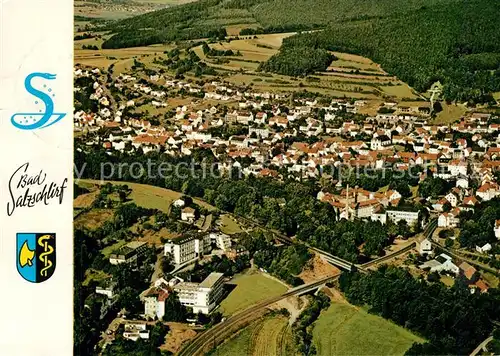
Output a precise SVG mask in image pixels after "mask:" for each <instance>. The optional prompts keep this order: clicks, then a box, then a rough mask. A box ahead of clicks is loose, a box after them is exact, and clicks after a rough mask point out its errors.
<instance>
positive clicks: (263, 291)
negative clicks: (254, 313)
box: [221, 273, 287, 315]
mask: <svg viewBox="0 0 500 356" xmlns="http://www.w3.org/2000/svg"><path fill="white" fill-rule="evenodd" d="M230 283H232V284H236V288H234V289H233V290H232V292H231V293H230V294H229V295H228V297H227V298H226V299H224V300H223V301H222V303H221V311H222V312H223V313H224V315H231V314H234V313H235V312H237V311H239V310H243V309H246V308H247V307H249V306H251V305H253V304H255V303H257V302H259V301H262V300H264V299H267V298H270V297H273V296H277V295H280V294H283V293H284V292H286V291H287V287H286V286H285V285H283V284H281V283H279V282H277V281H275V280H273V279H271V278H268V277H266V276H264V275H262V274H260V273H254V274H244V275H239V276H236V277H235V278H234V279H233V280H232V281H231V282H230Z"/></svg>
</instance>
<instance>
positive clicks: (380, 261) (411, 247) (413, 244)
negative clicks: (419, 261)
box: [360, 242, 417, 269]
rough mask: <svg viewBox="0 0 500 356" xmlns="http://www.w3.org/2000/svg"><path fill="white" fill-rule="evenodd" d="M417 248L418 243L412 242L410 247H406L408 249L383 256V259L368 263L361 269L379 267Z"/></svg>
mask: <svg viewBox="0 0 500 356" xmlns="http://www.w3.org/2000/svg"><path fill="white" fill-rule="evenodd" d="M415 246H417V243H416V242H412V243H411V244H409V245H408V246H406V247H403V248H402V249H400V250H397V251H394V252H392V253H390V254H388V255H386V256H382V257H380V258H377V259H375V260H373V261H370V262H366V263H364V264H362V265H361V266H360V267H361V268H364V269H366V268H368V267H371V266H375V265H378V264H379V263H382V262H385V261H388V260H390V259H392V258H394V257H396V256H398V255H401V254H403V253H405V252H408V251H410V250H411V249H413V248H414V247H415Z"/></svg>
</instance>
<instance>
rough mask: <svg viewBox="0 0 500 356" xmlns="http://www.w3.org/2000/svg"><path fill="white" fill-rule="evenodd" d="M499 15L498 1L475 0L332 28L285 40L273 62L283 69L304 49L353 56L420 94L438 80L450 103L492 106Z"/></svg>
mask: <svg viewBox="0 0 500 356" xmlns="http://www.w3.org/2000/svg"><path fill="white" fill-rule="evenodd" d="M499 11H500V2H499V1H487V0H474V1H469V2H463V3H458V2H457V3H450V4H447V5H446V6H432V7H422V8H420V9H419V10H418V11H414V12H412V13H408V14H399V15H395V16H391V17H384V18H371V19H366V20H363V21H352V22H344V23H340V24H334V25H331V26H329V27H328V28H327V29H326V30H324V31H319V32H314V33H306V34H299V35H296V36H293V37H291V38H287V39H285V40H284V41H283V46H282V51H281V52H280V54H279V55H277V56H276V57H275V58H273V61H274V62H281V63H282V65H281V66H284V63H290V58H289V56H287V52H288V51H290V50H294V49H298V48H303V47H304V46H307V47H309V48H311V49H318V48H322V49H327V50H330V51H344V52H350V53H355V54H360V55H363V56H367V57H369V58H371V59H373V60H374V61H375V62H377V63H380V64H381V65H382V67H383V68H384V69H385V70H386V71H388V72H389V73H391V74H394V75H397V76H398V77H399V78H400V79H402V80H404V81H406V82H407V83H408V84H409V85H410V86H412V87H414V88H415V89H417V90H419V91H425V90H426V89H428V88H429V87H430V85H431V84H432V83H433V82H436V81H438V80H439V81H441V82H442V83H443V84H444V97H445V98H446V99H447V100H458V101H472V102H474V103H478V102H481V103H482V102H489V101H491V100H492V97H491V95H490V94H491V93H492V92H495V91H500V61H499V59H500V58H499V56H498V53H499V52H500V31H498V24H499V21H498V17H497V15H496V14H498V12H499ZM298 64H300V62H298ZM324 69H326V67H325V68H324ZM294 70H295V71H296V70H297V69H294ZM289 74H290V75H294V72H290V73H289Z"/></svg>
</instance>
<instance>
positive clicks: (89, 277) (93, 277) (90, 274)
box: [82, 268, 110, 286]
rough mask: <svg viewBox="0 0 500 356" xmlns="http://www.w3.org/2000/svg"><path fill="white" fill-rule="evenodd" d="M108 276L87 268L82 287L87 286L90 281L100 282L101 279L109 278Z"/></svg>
mask: <svg viewBox="0 0 500 356" xmlns="http://www.w3.org/2000/svg"><path fill="white" fill-rule="evenodd" d="M109 277H110V276H109V274H107V273H105V272H103V271H100V270H95V269H92V268H89V269H88V270H87V271H85V280H84V281H83V282H82V285H83V286H88V285H89V283H90V282H92V281H97V282H99V281H102V280H103V279H106V278H109Z"/></svg>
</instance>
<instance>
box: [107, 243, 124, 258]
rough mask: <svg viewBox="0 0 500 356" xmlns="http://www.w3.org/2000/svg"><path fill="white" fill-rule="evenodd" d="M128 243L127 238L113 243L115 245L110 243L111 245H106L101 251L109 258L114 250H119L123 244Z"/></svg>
mask: <svg viewBox="0 0 500 356" xmlns="http://www.w3.org/2000/svg"><path fill="white" fill-rule="evenodd" d="M126 243H127V241H125V240H120V241H118V242H117V243H115V244H113V245H110V246H107V247H104V248H103V249H102V251H101V253H102V254H103V255H104V257H106V258H108V257H109V255H111V254H112V253H113V251H114V250H117V249H119V248H120V247H122V246H123V245H125V244H126Z"/></svg>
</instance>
